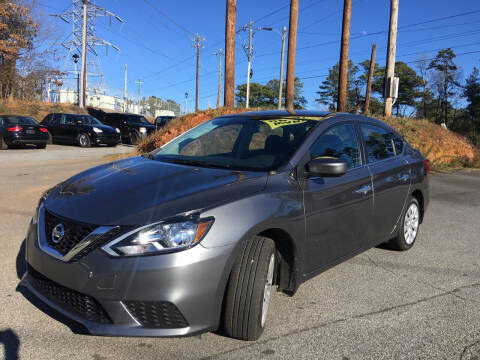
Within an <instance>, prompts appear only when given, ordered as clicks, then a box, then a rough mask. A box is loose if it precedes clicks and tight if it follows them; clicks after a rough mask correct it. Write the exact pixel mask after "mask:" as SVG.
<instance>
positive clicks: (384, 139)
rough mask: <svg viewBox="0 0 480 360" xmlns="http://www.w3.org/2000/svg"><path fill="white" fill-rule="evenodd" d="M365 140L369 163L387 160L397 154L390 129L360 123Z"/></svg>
mask: <svg viewBox="0 0 480 360" xmlns="http://www.w3.org/2000/svg"><path fill="white" fill-rule="evenodd" d="M360 130H361V132H362V136H363V140H364V141H365V145H366V148H365V150H366V153H367V159H368V162H369V163H373V162H375V161H380V160H385V159H388V158H391V157H393V156H395V151H394V148H393V141H392V137H393V134H392V133H391V132H389V131H388V130H386V129H384V128H382V127H380V126H376V125H371V124H360Z"/></svg>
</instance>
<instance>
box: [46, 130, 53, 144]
mask: <svg viewBox="0 0 480 360" xmlns="http://www.w3.org/2000/svg"><path fill="white" fill-rule="evenodd" d="M47 144H53V138H52V134H50V131H49V132H48V140H47Z"/></svg>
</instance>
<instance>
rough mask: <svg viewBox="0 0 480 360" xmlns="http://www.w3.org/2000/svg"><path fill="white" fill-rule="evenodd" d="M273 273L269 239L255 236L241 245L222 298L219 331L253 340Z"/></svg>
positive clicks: (262, 317) (264, 312) (260, 328)
mask: <svg viewBox="0 0 480 360" xmlns="http://www.w3.org/2000/svg"><path fill="white" fill-rule="evenodd" d="M274 272H275V245H274V242H273V240H271V239H269V238H265V237H261V236H255V237H254V238H253V239H251V240H249V241H247V242H246V243H245V244H244V245H243V249H242V252H241V254H240V256H239V257H238V259H237V260H236V262H235V264H234V266H233V269H232V272H231V274H230V279H229V282H228V285H227V291H226V294H225V301H224V314H223V330H224V332H225V333H226V335H228V336H230V337H232V338H236V339H239V340H249V341H253V340H257V339H258V338H259V337H260V336H261V335H262V333H263V329H264V328H265V323H266V320H267V312H268V305H269V302H270V294H271V289H272V285H273V279H274Z"/></svg>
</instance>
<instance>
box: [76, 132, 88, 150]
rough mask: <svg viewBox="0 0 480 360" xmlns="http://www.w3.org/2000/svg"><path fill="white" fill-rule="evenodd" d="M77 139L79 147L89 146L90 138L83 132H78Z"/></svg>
mask: <svg viewBox="0 0 480 360" xmlns="http://www.w3.org/2000/svg"><path fill="white" fill-rule="evenodd" d="M77 140H78V145H79V146H80V147H84V148H85V147H90V146H91V143H90V138H89V137H88V135H87V134H85V133H81V134H78V137H77Z"/></svg>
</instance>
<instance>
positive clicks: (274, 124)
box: [261, 118, 316, 130]
mask: <svg viewBox="0 0 480 360" xmlns="http://www.w3.org/2000/svg"><path fill="white" fill-rule="evenodd" d="M315 119H316V118H315ZM307 120H310V119H309V118H295V119H288V118H287V119H273V120H261V121H262V122H264V123H265V124H267V125H268V126H270V129H272V130H274V129H276V128H279V127H283V126H288V125H296V124H302V123H304V122H307Z"/></svg>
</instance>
